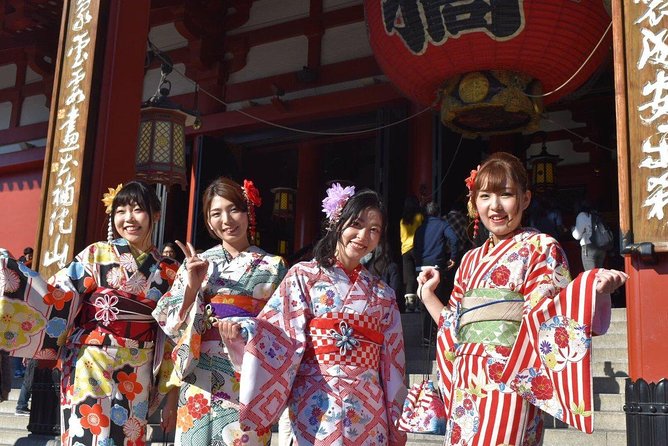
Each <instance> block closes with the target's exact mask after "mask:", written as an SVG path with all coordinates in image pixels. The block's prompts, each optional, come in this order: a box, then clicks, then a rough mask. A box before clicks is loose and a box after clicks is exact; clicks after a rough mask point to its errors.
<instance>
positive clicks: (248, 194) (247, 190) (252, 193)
mask: <svg viewBox="0 0 668 446" xmlns="http://www.w3.org/2000/svg"><path fill="white" fill-rule="evenodd" d="M241 191H242V193H243V195H244V199H245V200H246V206H247V207H248V231H249V232H250V238H251V241H252V242H253V243H255V208H256V207H258V206H261V205H262V197H260V191H259V190H257V187H255V185H254V184H253V182H252V181H251V180H244V185H243V186H241Z"/></svg>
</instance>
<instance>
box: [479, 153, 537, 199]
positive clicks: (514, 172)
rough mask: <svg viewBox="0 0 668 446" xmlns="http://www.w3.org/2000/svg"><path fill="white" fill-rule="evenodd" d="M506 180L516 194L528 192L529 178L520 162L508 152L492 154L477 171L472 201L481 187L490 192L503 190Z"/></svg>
mask: <svg viewBox="0 0 668 446" xmlns="http://www.w3.org/2000/svg"><path fill="white" fill-rule="evenodd" d="M508 180H510V184H511V187H514V188H515V189H516V192H518V193H524V192H526V191H527V190H529V176H528V175H527V170H526V169H525V168H524V164H522V161H520V160H519V159H518V158H517V157H516V156H515V155H511V154H510V153H508V152H496V153H494V154H492V155H491V156H490V157H489V158H487V160H485V162H484V163H483V165H482V166H481V167H480V169H479V170H478V175H477V176H476V179H475V183H474V185H473V197H472V199H473V201H474V202H475V199H476V197H477V196H478V192H479V191H480V189H482V188H483V187H484V188H485V189H486V190H488V191H490V192H501V191H503V190H505V189H506V183H507V182H508Z"/></svg>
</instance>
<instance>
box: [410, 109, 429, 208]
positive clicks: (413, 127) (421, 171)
mask: <svg viewBox="0 0 668 446" xmlns="http://www.w3.org/2000/svg"><path fill="white" fill-rule="evenodd" d="M416 111H419V110H418V109H417V108H414V109H413V110H412V111H411V113H415V112H416ZM409 122H410V142H409V144H408V164H409V167H408V168H409V182H410V183H409V185H408V188H409V190H408V191H407V192H408V194H413V195H415V196H416V197H418V198H419V199H420V201H423V196H431V193H432V190H431V172H432V147H433V145H434V129H433V126H434V121H433V117H432V114H431V113H422V114H420V115H418V116H416V117H415V118H413V119H411V120H410V121H409Z"/></svg>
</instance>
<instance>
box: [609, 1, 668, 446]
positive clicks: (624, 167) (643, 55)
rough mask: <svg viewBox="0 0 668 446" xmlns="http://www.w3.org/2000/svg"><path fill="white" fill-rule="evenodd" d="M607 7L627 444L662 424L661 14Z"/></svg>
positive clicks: (645, 8) (643, 442) (649, 438)
mask: <svg viewBox="0 0 668 446" xmlns="http://www.w3.org/2000/svg"><path fill="white" fill-rule="evenodd" d="M612 7H613V9H612V11H613V48H614V56H615V66H614V68H615V99H616V117H617V164H618V167H619V169H618V172H619V174H618V180H619V183H618V187H619V216H620V228H621V232H622V243H621V244H622V246H621V248H622V253H623V254H625V266H626V272H627V273H628V274H629V276H630V278H629V280H628V282H627V285H626V308H627V310H626V311H627V321H628V346H629V349H628V351H629V375H630V380H629V381H628V382H627V383H626V389H625V402H626V403H625V405H624V411H625V412H626V431H627V444H628V445H629V446H659V445H665V444H666V426H667V424H668V355H666V351H667V349H666V339H667V338H668V324H666V321H667V320H668V305H667V304H666V302H667V301H666V291H665V290H666V287H668V224H667V223H668V205H666V203H665V202H664V197H665V196H666V194H667V193H668V190H667V189H668V187H666V185H665V184H664V182H663V180H662V178H663V176H664V175H665V170H666V169H665V167H664V166H663V165H662V163H661V161H662V158H663V157H664V156H663V155H662V153H661V152H660V150H659V149H660V148H663V147H664V144H665V140H666V138H667V137H668V118H667V117H666V113H665V111H663V107H664V105H662V103H661V102H657V101H659V99H657V98H661V101H663V100H664V99H663V98H665V90H664V87H663V82H664V81H663V75H664V71H663V68H664V62H665V59H666V55H665V52H663V53H660V52H659V51H663V50H662V49H663V48H664V47H665V42H664V39H663V37H662V35H663V33H665V30H666V27H668V18H667V17H665V16H664V15H662V14H661V13H660V8H662V7H663V4H662V2H649V3H648V2H626V1H623V0H614V1H613V2H612ZM657 36H658V37H657ZM657 54H661V56H660V57H657V56H656V55H657ZM657 110H658V111H657Z"/></svg>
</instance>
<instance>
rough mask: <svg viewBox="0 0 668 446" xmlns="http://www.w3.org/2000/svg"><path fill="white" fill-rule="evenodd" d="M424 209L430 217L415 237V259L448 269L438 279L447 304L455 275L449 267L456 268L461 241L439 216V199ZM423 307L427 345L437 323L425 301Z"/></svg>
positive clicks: (439, 291)
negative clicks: (440, 278) (427, 308)
mask: <svg viewBox="0 0 668 446" xmlns="http://www.w3.org/2000/svg"><path fill="white" fill-rule="evenodd" d="M425 212H426V214H427V218H426V220H425V221H424V223H423V224H422V226H420V227H419V228H418V229H417V231H415V237H414V239H413V251H414V256H415V262H416V264H417V266H419V267H426V266H434V267H437V268H439V269H440V270H441V271H443V272H444V273H445V274H443V275H442V277H443V280H441V282H440V283H439V290H438V295H439V296H440V297H441V298H442V299H444V302H443V303H444V304H446V303H447V300H448V298H449V297H450V290H451V289H452V277H453V275H452V274H450V273H449V271H454V269H455V267H456V265H457V259H458V258H459V241H458V239H457V234H455V231H454V230H453V229H452V226H450V224H449V223H448V222H447V221H445V220H443V219H441V218H440V214H441V208H440V206H439V205H438V203H435V202H433V201H432V202H430V203H427V206H425ZM446 278H447V279H446ZM448 279H449V280H448ZM420 310H421V311H422V313H423V314H422V341H423V344H425V345H427V344H428V343H429V342H430V339H432V340H433V336H432V334H433V332H434V329H435V328H436V325H435V324H434V322H433V321H432V320H431V317H430V316H429V313H428V312H427V310H426V309H425V307H424V305H421V306H420Z"/></svg>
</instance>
